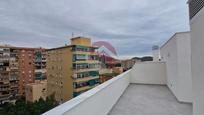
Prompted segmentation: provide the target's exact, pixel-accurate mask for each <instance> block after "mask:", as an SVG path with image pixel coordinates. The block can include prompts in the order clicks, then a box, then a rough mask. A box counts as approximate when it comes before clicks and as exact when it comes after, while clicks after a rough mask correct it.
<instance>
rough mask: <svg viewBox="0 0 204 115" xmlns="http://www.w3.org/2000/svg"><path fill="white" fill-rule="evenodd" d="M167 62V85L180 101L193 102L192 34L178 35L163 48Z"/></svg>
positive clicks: (164, 58) (162, 55)
mask: <svg viewBox="0 0 204 115" xmlns="http://www.w3.org/2000/svg"><path fill="white" fill-rule="evenodd" d="M161 59H162V61H165V62H166V68H167V85H168V87H169V88H170V89H171V91H172V92H173V93H174V95H175V96H176V98H177V99H178V101H181V102H192V77H191V47H190V33H189V32H181V33H176V34H175V35H174V36H173V37H172V38H171V39H170V40H169V41H167V43H166V44H164V45H163V46H162V47H161Z"/></svg>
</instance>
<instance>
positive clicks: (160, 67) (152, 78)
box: [130, 62, 167, 85]
mask: <svg viewBox="0 0 204 115" xmlns="http://www.w3.org/2000/svg"><path fill="white" fill-rule="evenodd" d="M130 82H131V83H141V84H160V85H166V83H167V80H166V65H165V63H164V62H141V63H136V64H135V65H134V67H133V68H132V71H131V77H130Z"/></svg>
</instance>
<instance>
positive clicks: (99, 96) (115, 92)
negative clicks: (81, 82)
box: [43, 70, 131, 115]
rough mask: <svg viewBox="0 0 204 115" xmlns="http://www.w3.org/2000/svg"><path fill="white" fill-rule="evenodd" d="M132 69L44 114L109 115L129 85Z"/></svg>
mask: <svg viewBox="0 0 204 115" xmlns="http://www.w3.org/2000/svg"><path fill="white" fill-rule="evenodd" d="M130 71H131V70H129V71H127V72H124V73H122V74H121V75H119V76H117V77H115V78H113V79H111V80H109V81H107V82H105V83H103V84H101V85H99V86H97V87H95V88H93V89H91V90H89V91H87V92H85V93H83V94H81V95H79V96H78V97H76V98H74V99H72V100H70V101H68V102H66V103H64V104H62V105H60V106H58V107H56V108H54V109H52V110H50V111H48V112H46V113H44V114H43V115H107V114H108V113H109V111H110V110H111V109H112V107H113V106H114V105H115V103H116V102H117V101H118V99H119V98H120V96H121V95H122V94H123V92H124V91H125V89H126V88H127V87H128V85H129V83H130V82H129V78H130Z"/></svg>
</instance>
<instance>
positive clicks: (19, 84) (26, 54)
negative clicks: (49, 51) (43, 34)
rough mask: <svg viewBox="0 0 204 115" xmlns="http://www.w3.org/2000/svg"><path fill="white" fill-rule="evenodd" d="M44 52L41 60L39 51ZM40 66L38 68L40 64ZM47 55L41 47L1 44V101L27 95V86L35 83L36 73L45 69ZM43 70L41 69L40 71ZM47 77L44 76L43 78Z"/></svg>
mask: <svg viewBox="0 0 204 115" xmlns="http://www.w3.org/2000/svg"><path fill="white" fill-rule="evenodd" d="M39 51H40V53H41V54H42V56H41V60H40V62H39V60H38V58H36V57H37V52H39ZM39 63H40V67H39V68H38V64H39ZM45 64H46V55H45V50H44V49H41V48H26V47H14V46H8V45H4V46H0V102H1V103H4V102H7V101H11V100H15V99H16V98H17V97H19V96H25V86H26V84H29V83H34V82H35V80H36V79H37V77H36V76H37V75H36V73H37V72H39V70H41V69H42V70H44V71H43V72H44V73H43V74H42V75H44V76H46V75H45V74H46V70H45ZM40 72H41V71H40ZM45 78H46V77H43V80H44V79H45Z"/></svg>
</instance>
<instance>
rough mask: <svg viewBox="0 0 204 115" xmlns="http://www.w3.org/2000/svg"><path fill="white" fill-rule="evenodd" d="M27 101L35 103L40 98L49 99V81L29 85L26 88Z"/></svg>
mask: <svg viewBox="0 0 204 115" xmlns="http://www.w3.org/2000/svg"><path fill="white" fill-rule="evenodd" d="M25 89H26V90H25V94H26V101H29V102H35V101H38V100H39V99H40V98H42V99H44V100H45V99H46V97H47V81H46V80H43V81H38V82H35V83H30V84H27V85H26V87H25Z"/></svg>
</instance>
